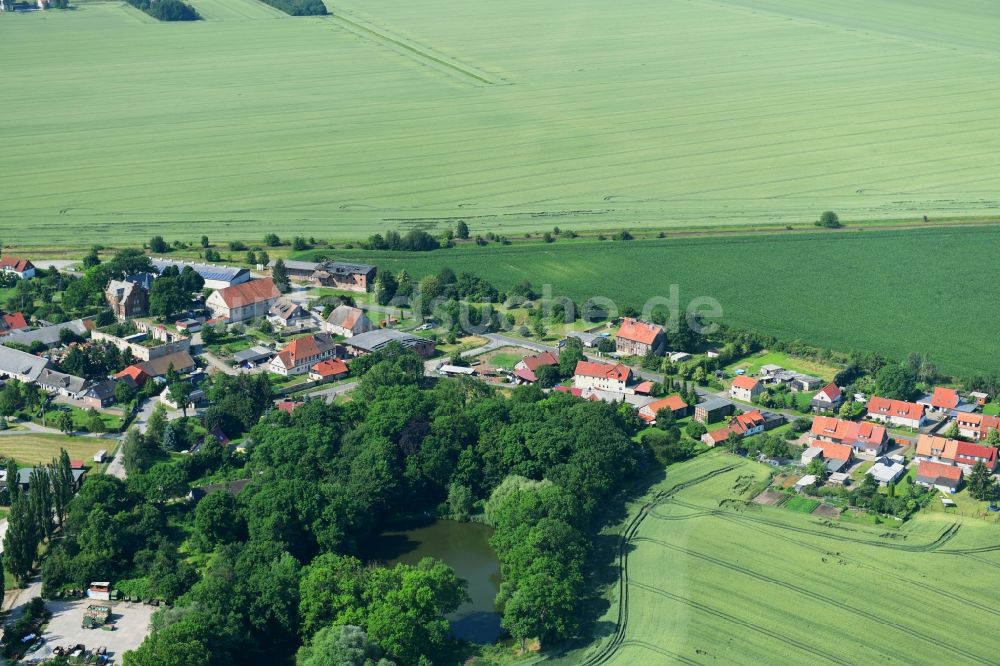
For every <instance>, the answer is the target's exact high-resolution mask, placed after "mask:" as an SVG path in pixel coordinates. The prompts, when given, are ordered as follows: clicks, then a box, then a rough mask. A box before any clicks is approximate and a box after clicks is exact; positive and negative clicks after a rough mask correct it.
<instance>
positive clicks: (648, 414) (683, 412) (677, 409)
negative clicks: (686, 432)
mask: <svg viewBox="0 0 1000 666" xmlns="http://www.w3.org/2000/svg"><path fill="white" fill-rule="evenodd" d="M667 407H669V408H670V411H672V412H673V413H674V417H675V418H683V417H685V416H687V415H688V412H689V411H690V409H691V408H690V407H688V404H687V403H686V402H684V399H683V398H682V397H680V396H679V395H671V396H667V397H666V398H663V399H662V400H657V401H655V402H651V403H649V404H648V405H643V406H642V407H640V408H639V418H640V419H642V420H643V421H645V422H646V423H648V424H650V425H654V424H655V423H656V413H657V412H659V411H660V410H661V409H664V408H667Z"/></svg>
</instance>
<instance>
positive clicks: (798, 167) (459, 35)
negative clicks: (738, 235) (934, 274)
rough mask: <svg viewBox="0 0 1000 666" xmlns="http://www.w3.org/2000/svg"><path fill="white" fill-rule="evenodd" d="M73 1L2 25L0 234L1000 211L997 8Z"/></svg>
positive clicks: (343, 234)
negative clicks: (325, 9)
mask: <svg viewBox="0 0 1000 666" xmlns="http://www.w3.org/2000/svg"><path fill="white" fill-rule="evenodd" d="M73 4H74V6H75V7H76V9H75V11H71V12H57V11H48V12H44V13H42V12H37V13H7V14H4V15H3V16H0V33H2V35H3V39H0V58H2V59H3V61H4V63H5V65H6V67H5V75H4V77H3V78H2V80H0V97H2V98H3V99H4V100H5V106H4V110H5V112H6V115H7V117H8V118H12V119H16V120H15V121H12V122H8V123H4V124H3V126H2V127H0V141H2V144H3V147H4V149H3V150H2V151H0V172H2V173H4V181H5V182H4V204H3V210H2V213H3V216H4V220H5V225H4V230H3V231H4V233H3V238H2V240H3V241H4V243H5V244H10V243H17V244H41V245H66V244H75V245H78V246H85V245H87V244H89V243H91V242H102V243H110V242H116V241H121V240H122V239H123V238H125V237H126V236H127V238H128V239H129V240H135V239H146V238H149V237H150V236H151V235H152V234H154V233H159V234H162V235H164V236H166V237H167V238H169V239H174V238H181V239H188V240H196V239H197V238H198V237H199V236H200V235H201V234H202V233H206V234H208V235H209V236H210V237H211V238H212V239H219V240H224V239H231V238H241V239H259V238H260V237H262V236H263V235H264V233H266V232H269V231H276V232H278V233H279V234H281V235H283V236H287V235H294V234H305V235H307V236H308V235H314V236H317V237H322V238H330V239H356V238H358V237H364V236H366V235H367V234H368V233H370V232H371V231H376V230H377V231H383V230H384V229H386V228H390V227H392V228H407V227H412V226H418V227H423V228H430V229H438V230H439V229H443V228H445V227H453V226H454V222H455V220H456V219H458V218H463V219H466V220H468V221H469V222H470V224H471V226H472V227H473V230H474V231H486V230H493V231H497V232H502V233H505V234H509V235H517V234H521V233H523V232H525V231H532V232H535V231H539V230H545V229H551V228H552V227H553V226H554V225H560V226H561V227H562V228H564V229H565V228H574V229H577V230H584V229H588V228H589V229H613V228H620V227H629V228H632V229H653V228H670V227H711V226H722V227H735V228H740V227H759V226H762V225H782V226H783V225H786V224H791V225H803V224H804V225H808V224H811V223H812V221H813V220H814V219H816V217H817V216H818V214H819V213H820V211H822V210H826V209H833V210H837V211H838V212H839V213H840V214H841V216H842V217H843V218H844V219H845V220H848V221H852V220H854V221H857V220H900V219H906V220H919V219H921V218H922V216H923V215H929V216H930V217H931V218H932V219H939V218H954V217H961V216H975V217H978V218H988V217H991V216H993V215H995V213H996V210H997V208H998V206H1000V199H998V195H997V191H996V188H995V186H994V184H995V180H996V172H995V171H996V169H995V168H996V155H997V154H998V153H1000V124H998V123H996V122H995V121H996V113H995V108H996V104H997V101H998V99H1000V68H998V67H997V59H998V56H1000V47H998V46H997V42H996V40H995V38H994V36H995V35H996V34H997V32H998V31H1000V7H998V6H997V4H996V3H993V2H989V0H913V1H907V2H903V0H877V1H875V2H872V1H870V0H845V1H843V2H838V3H829V2H826V1H825V0H720V1H718V2H711V3H709V2H702V1H700V0H669V1H666V2H664V1H660V0H629V1H628V2H625V3H612V2H602V1H599V0H580V1H579V2H573V3H570V4H567V3H548V4H545V3H542V4H539V3H537V2H530V1H529V0H511V2H505V3H496V2H489V1H488V0H470V1H469V2H463V3H461V4H460V6H456V4H455V3H454V2H447V1H445V0H429V1H427V2H414V1H413V0H369V1H366V2H360V1H359V0H330V1H329V3H328V4H329V6H330V9H331V12H332V14H333V15H332V16H331V17H322V18H320V17H310V18H303V17H294V18H293V17H289V16H284V15H282V14H280V13H279V12H277V11H276V10H274V9H272V8H270V7H268V6H266V5H264V4H263V3H260V2H255V1H254V0H193V4H194V6H195V7H196V8H197V9H198V11H199V12H200V13H201V14H202V15H203V16H204V17H205V18H206V19H207V20H205V21H199V22H196V23H191V24H165V23H158V22H156V21H155V20H153V19H151V18H150V17H148V16H146V15H144V14H142V13H141V12H138V11H136V10H134V9H132V8H131V7H128V6H127V5H125V4H124V3H121V4H117V3H105V2H89V1H87V0H80V1H79V2H74V3H73ZM831 5H833V6H831Z"/></svg>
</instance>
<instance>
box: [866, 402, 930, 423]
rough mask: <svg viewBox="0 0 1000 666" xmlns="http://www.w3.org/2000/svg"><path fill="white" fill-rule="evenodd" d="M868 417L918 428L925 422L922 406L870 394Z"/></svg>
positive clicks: (871, 419) (881, 421)
mask: <svg viewBox="0 0 1000 666" xmlns="http://www.w3.org/2000/svg"><path fill="white" fill-rule="evenodd" d="M868 419H869V420H870V421H878V422H880V423H888V424H890V425H895V426H901V427H904V428H914V429H919V428H920V427H921V426H922V425H924V423H925V422H926V420H927V419H926V417H925V415H924V406H923V405H920V404H917V403H914V402H905V401H903V400H890V399H889V398H880V397H879V396H877V395H876V396H872V398H871V400H869V401H868Z"/></svg>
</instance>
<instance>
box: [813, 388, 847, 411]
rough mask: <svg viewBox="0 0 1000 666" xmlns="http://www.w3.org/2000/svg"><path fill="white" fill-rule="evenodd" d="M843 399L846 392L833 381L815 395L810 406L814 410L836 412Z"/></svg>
mask: <svg viewBox="0 0 1000 666" xmlns="http://www.w3.org/2000/svg"><path fill="white" fill-rule="evenodd" d="M843 401H844V394H843V392H842V391H841V390H840V387H839V386H837V385H836V384H834V383H833V382H831V383H829V384H827V385H826V386H824V387H823V388H821V389H820V390H819V391H818V392H817V393H816V395H814V396H813V398H812V400H811V401H810V402H809V406H810V407H811V408H812V411H814V412H836V411H837V410H838V409H840V405H841V403H842V402H843Z"/></svg>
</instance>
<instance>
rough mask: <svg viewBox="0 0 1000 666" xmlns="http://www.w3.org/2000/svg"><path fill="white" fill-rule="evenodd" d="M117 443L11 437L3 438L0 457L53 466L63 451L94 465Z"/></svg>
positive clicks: (83, 439) (59, 437)
mask: <svg viewBox="0 0 1000 666" xmlns="http://www.w3.org/2000/svg"><path fill="white" fill-rule="evenodd" d="M114 448H115V441H114V440H108V439H101V438H99V437H63V436H61V435H37V434H24V435H22V434H20V433H16V434H15V433H13V432H11V433H8V434H5V435H0V456H2V457H4V458H13V459H14V460H16V461H17V462H18V463H19V464H21V465H37V464H41V463H50V462H52V459H53V458H58V457H59V451H60V449H66V453H68V454H69V457H70V458H71V459H74V460H83V461H84V462H86V463H90V461H91V460H92V459H93V457H94V454H95V453H97V452H98V451H100V450H102V449H103V450H105V451H111V450H112V449H114Z"/></svg>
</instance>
